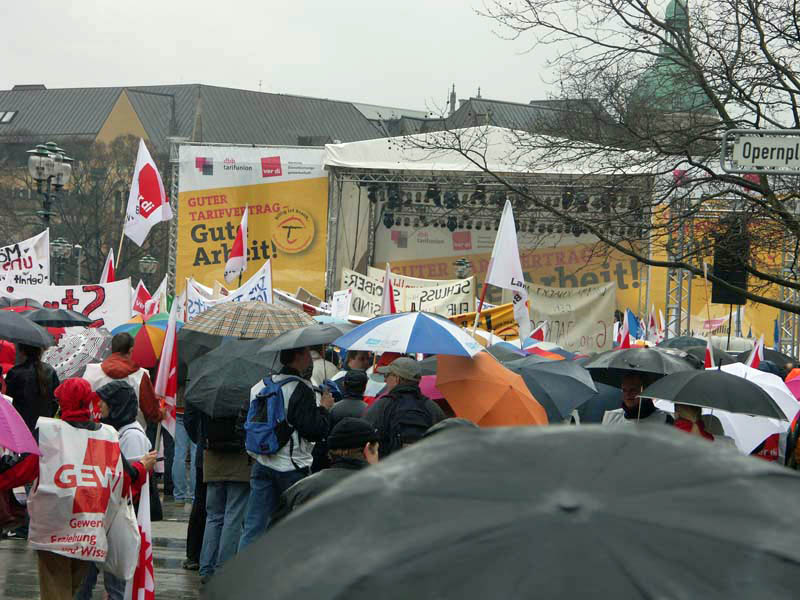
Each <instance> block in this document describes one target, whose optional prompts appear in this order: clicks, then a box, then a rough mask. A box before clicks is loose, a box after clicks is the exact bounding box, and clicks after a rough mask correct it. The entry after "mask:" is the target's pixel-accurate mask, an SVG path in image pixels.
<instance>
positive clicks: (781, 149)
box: [720, 129, 800, 175]
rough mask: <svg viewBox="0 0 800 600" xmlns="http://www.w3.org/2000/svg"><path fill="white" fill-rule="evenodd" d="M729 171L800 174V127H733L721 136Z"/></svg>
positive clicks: (725, 166)
mask: <svg viewBox="0 0 800 600" xmlns="http://www.w3.org/2000/svg"><path fill="white" fill-rule="evenodd" d="M720 166H721V167H722V170H723V171H725V172H727V173H757V174H763V175H798V174H800V129H731V130H729V131H726V132H725V133H724V135H723V136H722V151H721V154H720Z"/></svg>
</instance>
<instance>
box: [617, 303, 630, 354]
mask: <svg viewBox="0 0 800 600" xmlns="http://www.w3.org/2000/svg"><path fill="white" fill-rule="evenodd" d="M630 347H631V330H630V327H629V326H628V311H627V310H626V311H625V316H624V317H623V318H622V327H620V330H619V349H620V350H622V349H624V348H630Z"/></svg>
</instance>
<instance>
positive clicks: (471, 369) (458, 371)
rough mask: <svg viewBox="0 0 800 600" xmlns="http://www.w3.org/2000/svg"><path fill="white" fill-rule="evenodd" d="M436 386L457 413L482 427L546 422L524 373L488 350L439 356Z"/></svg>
mask: <svg viewBox="0 0 800 600" xmlns="http://www.w3.org/2000/svg"><path fill="white" fill-rule="evenodd" d="M436 387H437V389H438V390H439V391H440V392H441V393H442V394H443V395H444V397H445V399H446V400H447V403H448V404H449V405H450V407H451V408H452V409H453V412H454V413H455V415H456V416H457V417H464V418H465V419H469V420H470V421H472V422H473V423H477V424H478V425H480V426H482V427H498V426H502V425H546V424H547V414H546V413H545V410H544V408H542V405H541V404H539V403H538V402H537V401H536V399H535V398H534V397H533V396H532V395H531V392H530V390H529V389H528V387H527V386H526V385H525V381H524V380H523V379H522V377H520V376H519V375H517V374H516V373H512V372H511V371H509V370H508V369H506V368H505V367H504V366H503V365H501V364H500V363H499V362H497V360H495V359H494V358H493V357H491V356H490V355H488V354H487V353H485V352H481V353H480V354H477V355H476V356H474V357H473V358H468V357H464V356H447V355H441V356H439V364H438V372H437V374H436Z"/></svg>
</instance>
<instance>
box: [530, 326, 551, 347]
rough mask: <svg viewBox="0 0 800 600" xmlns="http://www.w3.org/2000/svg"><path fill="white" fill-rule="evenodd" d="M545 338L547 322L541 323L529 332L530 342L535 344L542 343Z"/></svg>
mask: <svg viewBox="0 0 800 600" xmlns="http://www.w3.org/2000/svg"><path fill="white" fill-rule="evenodd" d="M546 337H547V321H542V323H541V324H540V325H539V326H538V327H537V328H536V329H534V330H533V331H531V335H530V338H531V339H532V340H536V341H537V342H543V341H544V338H546Z"/></svg>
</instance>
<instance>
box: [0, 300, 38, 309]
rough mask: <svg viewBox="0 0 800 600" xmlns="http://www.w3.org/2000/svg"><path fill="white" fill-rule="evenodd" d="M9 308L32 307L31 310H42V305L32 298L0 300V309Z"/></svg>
mask: <svg viewBox="0 0 800 600" xmlns="http://www.w3.org/2000/svg"><path fill="white" fill-rule="evenodd" d="M9 306H30V307H31V308H42V304H41V303H40V302H37V301H36V300H32V299H31V298H6V297H4V298H0V308H8V307H9Z"/></svg>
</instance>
